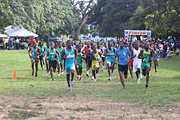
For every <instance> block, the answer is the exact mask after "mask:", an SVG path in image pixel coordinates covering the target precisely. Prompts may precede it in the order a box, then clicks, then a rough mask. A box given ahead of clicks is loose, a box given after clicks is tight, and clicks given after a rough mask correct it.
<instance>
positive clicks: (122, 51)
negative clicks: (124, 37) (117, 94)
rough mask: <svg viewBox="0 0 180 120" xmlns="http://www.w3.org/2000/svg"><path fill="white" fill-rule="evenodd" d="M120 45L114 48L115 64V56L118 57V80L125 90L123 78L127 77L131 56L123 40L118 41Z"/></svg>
mask: <svg viewBox="0 0 180 120" xmlns="http://www.w3.org/2000/svg"><path fill="white" fill-rule="evenodd" d="M119 46H120V47H119V48H118V49H117V50H116V52H115V64H116V63H117V60H116V57H118V71H119V76H120V80H121V83H122V86H123V88H124V90H126V87H125V84H124V78H125V79H126V78H127V74H128V62H129V58H130V57H131V56H130V55H131V52H130V51H129V50H128V49H127V48H126V47H124V42H123V41H121V42H120V45H119ZM123 73H124V78H123Z"/></svg>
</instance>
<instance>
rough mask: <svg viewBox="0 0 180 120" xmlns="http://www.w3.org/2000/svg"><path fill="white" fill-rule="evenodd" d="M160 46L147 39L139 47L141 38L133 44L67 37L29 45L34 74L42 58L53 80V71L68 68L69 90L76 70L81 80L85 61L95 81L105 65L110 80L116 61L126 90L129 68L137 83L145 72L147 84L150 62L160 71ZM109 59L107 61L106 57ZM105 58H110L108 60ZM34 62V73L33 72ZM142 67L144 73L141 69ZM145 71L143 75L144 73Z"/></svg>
mask: <svg viewBox="0 0 180 120" xmlns="http://www.w3.org/2000/svg"><path fill="white" fill-rule="evenodd" d="M157 48H158V46H157V45H156V44H155V43H154V44H153V45H151V44H150V43H149V42H144V44H143V45H141V47H140V41H135V42H133V43H125V42H123V41H119V42H118V43H116V42H113V44H112V43H111V42H107V43H100V42H97V44H95V43H94V42H85V43H81V42H80V43H78V44H76V42H72V41H70V40H68V41H67V42H66V43H64V42H63V43H61V42H59V43H58V42H56V43H53V42H51V43H48V42H47V44H46V47H44V46H43V43H40V45H39V47H38V46H37V45H36V42H34V43H33V47H31V48H29V50H28V54H29V57H30V59H31V63H32V75H34V73H35V77H37V75H38V74H37V72H38V63H39V61H40V65H41V68H42V70H43V64H46V71H47V75H46V76H49V75H50V74H51V78H52V81H54V77H53V72H56V68H57V72H58V77H59V76H60V74H63V73H64V71H66V75H67V76H66V77H67V83H68V91H71V90H72V88H71V87H74V74H75V70H76V73H77V75H78V77H77V79H78V80H82V79H83V78H82V71H83V66H84V63H85V64H86V71H87V73H86V76H87V77H89V76H90V75H89V71H90V69H92V78H91V79H92V80H94V81H95V82H96V81H97V78H98V77H99V69H101V70H102V71H103V69H104V68H105V67H104V66H105V64H107V69H108V75H109V77H108V80H111V79H112V78H111V77H112V76H113V72H114V69H115V64H118V72H119V76H120V80H121V83H122V86H123V88H124V90H126V87H125V84H124V79H126V78H127V75H128V69H129V72H130V74H131V78H133V74H132V72H134V73H136V77H137V83H140V79H141V78H142V75H144V76H146V87H148V83H149V72H150V70H151V62H152V61H153V60H154V67H155V72H157V69H156V68H157V66H158V59H159V56H160V53H159V51H158V49H157ZM106 59H107V60H106ZM105 61H107V62H106V63H105ZM34 65H35V68H36V70H35V72H34ZM141 69H142V72H141ZM141 73H142V74H141Z"/></svg>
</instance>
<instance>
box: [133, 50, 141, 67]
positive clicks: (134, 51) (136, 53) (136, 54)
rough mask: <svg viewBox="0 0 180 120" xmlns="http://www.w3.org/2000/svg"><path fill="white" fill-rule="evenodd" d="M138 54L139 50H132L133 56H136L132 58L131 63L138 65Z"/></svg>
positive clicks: (139, 60)
mask: <svg viewBox="0 0 180 120" xmlns="http://www.w3.org/2000/svg"><path fill="white" fill-rule="evenodd" d="M140 52H141V49H140V48H139V49H138V50H136V49H133V56H136V57H134V61H133V63H139V62H140V63H141V61H142V60H141V59H139V58H138V56H139V53H140Z"/></svg>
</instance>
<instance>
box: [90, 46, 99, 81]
mask: <svg viewBox="0 0 180 120" xmlns="http://www.w3.org/2000/svg"><path fill="white" fill-rule="evenodd" d="M92 48H93V51H92V52H91V58H92V75H93V76H92V80H93V79H94V81H95V82H96V81H97V80H96V77H98V72H99V56H101V54H100V53H99V52H98V51H97V48H96V46H95V45H93V46H92Z"/></svg>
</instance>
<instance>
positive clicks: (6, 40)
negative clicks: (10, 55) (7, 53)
mask: <svg viewBox="0 0 180 120" xmlns="http://www.w3.org/2000/svg"><path fill="white" fill-rule="evenodd" d="M8 41H9V39H8V38H5V42H6V49H7V46H8Z"/></svg>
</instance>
